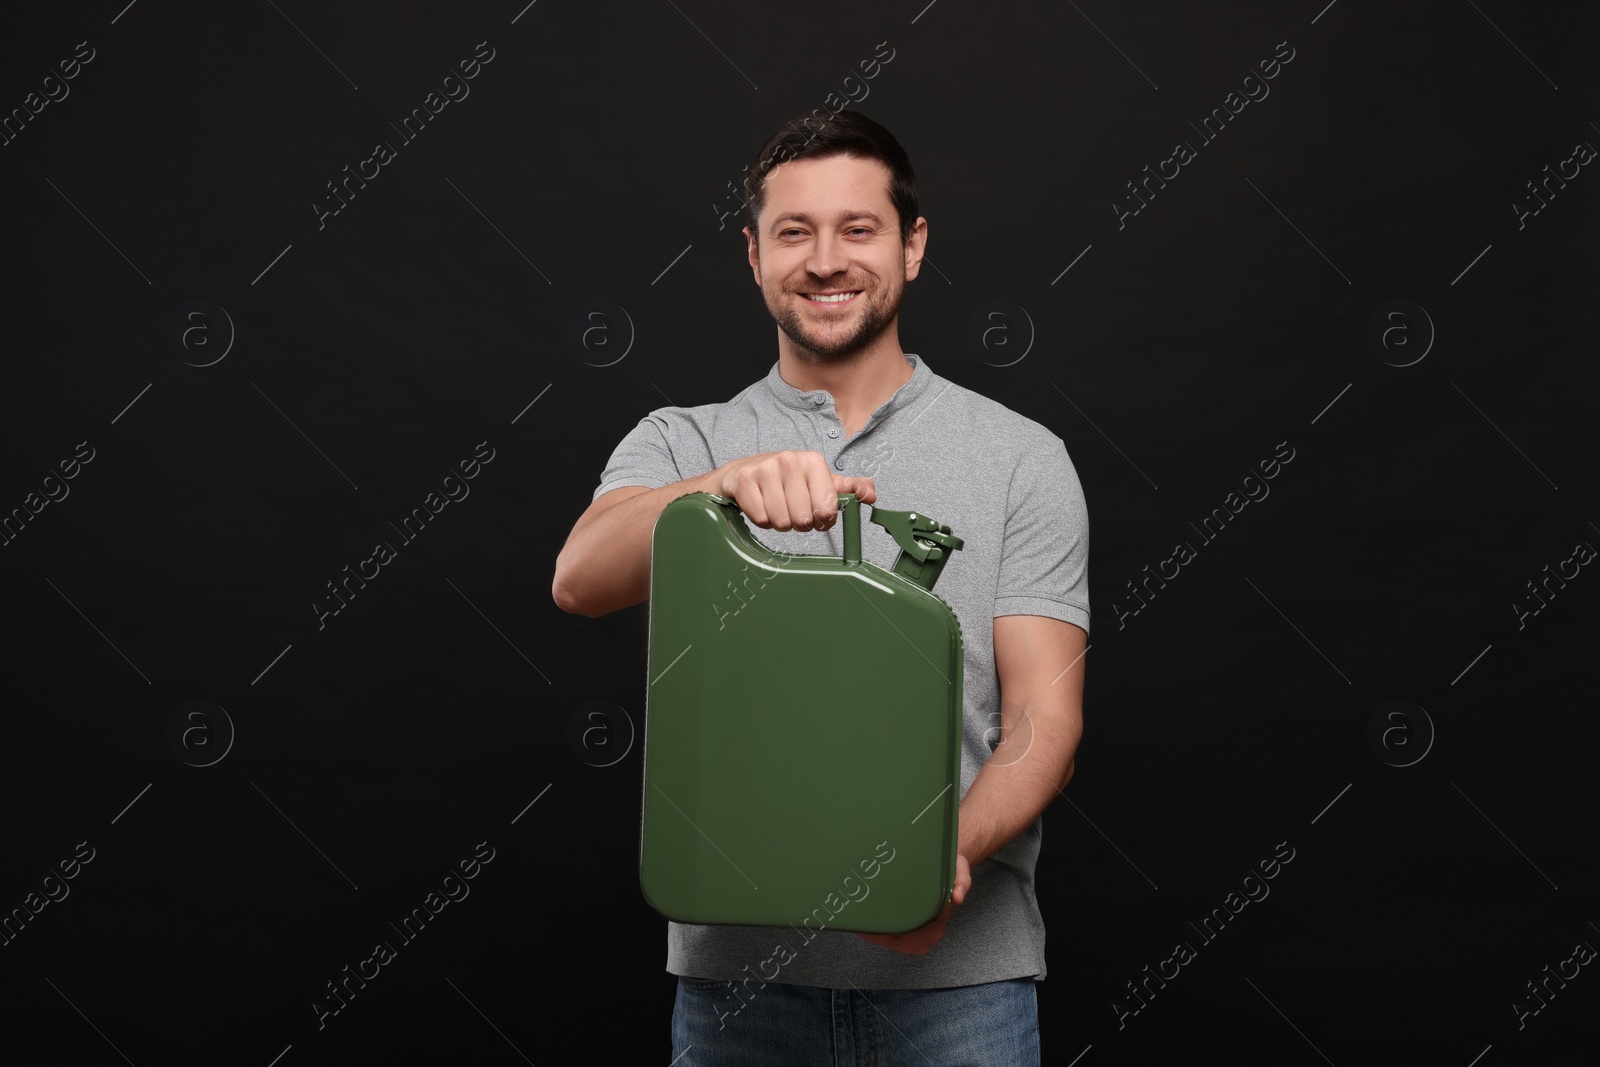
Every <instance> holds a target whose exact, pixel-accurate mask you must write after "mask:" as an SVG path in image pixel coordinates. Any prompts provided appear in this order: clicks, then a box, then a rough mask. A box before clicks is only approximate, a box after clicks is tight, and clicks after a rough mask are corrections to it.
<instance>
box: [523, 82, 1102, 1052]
mask: <svg viewBox="0 0 1600 1067" xmlns="http://www.w3.org/2000/svg"><path fill="white" fill-rule="evenodd" d="M748 173H749V175H750V177H749V178H748V179H747V181H746V186H747V190H746V194H747V195H746V202H745V217H746V221H747V223H748V225H747V226H746V227H745V229H744V235H745V238H746V241H747V253H748V258H749V262H750V269H751V271H752V272H753V274H754V278H755V282H756V284H757V285H758V286H760V288H761V293H762V297H763V299H764V300H765V301H766V304H767V309H768V310H769V311H770V312H771V313H772V317H773V319H774V320H775V321H776V323H777V327H778V330H777V340H778V359H777V362H776V363H774V364H773V365H772V366H771V369H770V370H769V371H768V372H767V374H766V377H765V378H763V379H762V380H760V381H757V382H755V383H754V384H752V385H750V386H748V387H746V388H745V389H744V390H742V391H741V392H739V393H738V394H737V395H736V396H734V397H733V398H732V399H731V400H728V401H726V402H725V403H720V404H704V405H700V406H697V407H676V406H674V407H664V408H658V409H656V410H655V411H652V412H650V414H649V415H647V416H646V417H645V418H644V419H642V420H641V421H640V422H639V424H638V425H637V426H635V427H634V428H633V429H632V430H631V431H630V432H629V433H628V435H627V436H626V437H625V438H624V439H623V440H622V442H621V443H620V444H619V445H618V446H617V447H616V449H615V450H614V451H613V453H612V455H611V458H610V461H609V462H608V463H607V465H606V467H605V470H604V471H603V473H602V474H601V480H600V485H599V486H598V487H597V488H596V489H595V491H594V497H593V500H592V502H591V504H590V506H589V508H588V510H587V511H586V512H584V514H583V516H582V517H581V518H580V519H579V520H578V522H577V524H576V525H575V526H574V527H573V530H572V533H571V535H570V536H569V537H568V539H567V543H566V545H565V547H563V549H562V550H561V554H560V556H559V557H558V558H557V561H556V574H555V580H554V582H553V583H552V589H551V591H552V595H553V596H554V598H555V600H556V603H557V604H558V605H560V606H561V607H562V608H563V609H564V610H567V611H571V612H576V613H580V614H584V615H590V616H598V615H603V614H606V613H608V612H611V611H615V610H617V609H619V608H623V607H628V606H630V605H634V604H638V603H640V602H642V601H644V600H645V599H646V598H647V597H648V596H649V592H650V550H651V535H652V531H653V529H654V525H655V521H656V518H657V517H658V516H659V515H660V514H661V511H662V509H663V508H665V507H666V505H667V504H669V503H670V502H671V501H673V500H674V499H676V498H677V497H680V496H682V495H684V494H685V493H692V492H710V493H719V494H722V495H724V496H728V497H732V498H733V499H734V500H736V501H737V502H738V505H739V508H740V510H741V511H742V512H743V513H744V515H745V518H746V519H747V520H748V522H749V524H750V525H752V526H754V527H756V529H755V530H753V531H752V532H753V533H754V534H755V535H756V536H757V538H758V539H759V540H761V541H762V543H763V544H765V545H767V546H768V547H769V548H772V549H773V550H774V551H779V552H800V553H811V554H816V555H832V556H837V555H839V554H840V552H841V549H842V545H841V544H840V543H839V538H838V536H837V535H836V534H835V533H834V532H833V527H834V525H835V523H836V522H837V519H838V494H839V493H845V492H853V493H856V494H857V495H858V496H859V497H860V498H861V500H862V501H863V502H864V503H867V504H876V503H877V502H878V501H879V500H880V499H881V500H882V501H883V503H884V506H885V507H890V508H896V509H905V510H916V511H920V512H923V513H925V514H929V515H933V516H935V517H937V518H938V520H939V521H940V522H942V523H945V524H947V525H948V526H950V528H951V529H953V530H954V531H955V532H956V533H957V534H958V535H959V536H961V537H962V538H963V539H964V541H965V547H964V549H963V550H962V551H961V552H959V553H956V554H955V555H954V556H953V558H952V559H951V560H950V562H949V563H948V564H947V565H946V567H945V568H944V570H943V572H942V574H941V577H940V579H939V588H938V595H939V596H940V597H941V598H943V599H944V601H945V602H946V603H947V604H949V605H950V607H951V609H952V610H953V611H954V612H955V613H956V616H957V618H958V619H959V620H960V622H961V631H962V635H963V654H964V662H963V668H964V683H965V684H964V690H963V701H964V704H963V707H964V712H963V716H964V717H963V724H962V754H961V782H960V787H961V792H960V797H961V804H960V809H959V818H960V828H959V833H958V843H957V852H958V856H957V861H956V882H955V887H954V890H953V892H952V893H951V896H950V899H949V900H948V901H947V902H946V904H945V906H944V908H943V909H942V910H941V912H940V913H939V915H938V916H936V917H935V918H934V919H933V920H931V921H930V922H928V923H927V924H926V925H925V926H923V927H921V928H919V929H917V930H913V931H910V932H908V933H905V934H898V935H881V934H857V933H850V932H847V931H837V930H827V931H823V932H822V933H811V934H810V936H809V937H807V936H805V935H803V934H802V933H801V932H799V931H793V932H791V931H789V930H785V929H783V928H781V927H779V928H772V927H757V926H710V925H706V926H699V925H690V924H684V923H676V922H669V923H668V929H667V970H668V971H669V972H670V973H672V974H674V975H677V976H678V992H677V999H676V1002H675V1005H674V1011H673V1019H672V1045H673V1049H672V1051H673V1055H674V1057H675V1059H674V1061H673V1062H674V1063H675V1064H677V1065H680V1067H691V1065H699V1067H719V1065H723V1064H728V1065H733V1064H738V1065H741V1067H744V1065H760V1064H796V1065H799V1064H805V1065H812V1064H834V1065H836V1067H842V1065H845V1064H852V1065H853V1064H858V1063H860V1064H867V1063H872V1064H882V1065H890V1064H912V1063H915V1064H933V1065H937V1067H954V1065H957V1064H979V1063H982V1064H1007V1065H1022V1064H1037V1063H1038V1062H1039V1026H1038V1008H1037V1001H1036V999H1035V995H1034V982H1035V981H1037V980H1040V979H1043V978H1044V976H1045V970H1046V969H1045V957H1044V939H1045V937H1044V935H1045V931H1044V922H1043V920H1042V918H1041V916H1040V912H1039V905H1038V900H1037V897H1036V895H1035V892H1034V867H1035V863H1036V860H1037V858H1038V853H1039V844H1040V834H1041V831H1042V822H1043V820H1042V818H1041V814H1042V812H1043V811H1044V809H1045V808H1046V807H1048V806H1049V804H1050V802H1051V801H1052V800H1053V799H1054V798H1055V796H1056V795H1057V793H1058V791H1059V790H1060V789H1061V788H1062V787H1064V786H1065V785H1066V783H1067V781H1068V779H1070V778H1071V776H1072V772H1073V758H1074V754H1075V752H1076V750H1077V746H1078V740H1079V738H1080V736H1081V734H1082V731H1083V726H1082V703H1083V679H1084V663H1083V654H1084V652H1085V650H1086V643H1087V640H1088V629H1089V586H1088V558H1089V526H1088V516H1087V512H1086V509H1085V506H1084V498H1083V490H1082V487H1081V486H1080V484H1079V482H1078V477H1077V473H1076V471H1075V470H1074V469H1073V466H1072V462H1071V460H1070V459H1069V458H1068V456H1067V452H1066V447H1065V445H1064V444H1063V442H1062V441H1061V439H1060V438H1059V437H1057V436H1056V435H1055V434H1054V433H1053V432H1051V431H1050V430H1049V429H1048V428H1047V427H1045V426H1043V425H1041V424H1040V423H1037V422H1034V421H1033V420H1031V419H1028V418H1026V417H1024V416H1022V415H1020V414H1018V413H1016V412H1014V411H1011V410H1010V409H1008V408H1006V407H1004V406H1003V405H1001V404H999V403H997V402H995V401H992V400H989V399H987V398H985V397H983V396H981V395H979V394H978V393H976V392H973V391H972V390H970V389H967V388H964V387H962V386H960V385H957V384H955V383H954V382H952V381H950V380H948V379H946V378H944V377H942V376H940V375H938V374H935V373H934V372H933V370H932V368H931V367H929V366H928V363H927V361H926V360H924V359H922V358H921V357H919V356H917V355H915V354H910V353H906V352H904V351H902V350H901V348H900V334H899V313H900V304H901V300H902V298H903V296H904V294H905V287H906V284H907V283H908V282H910V281H913V280H915V279H916V277H917V274H918V272H919V270H920V268H921V264H922V258H923V250H924V248H925V247H926V244H927V240H928V226H927V220H926V219H924V218H922V217H920V216H919V215H918V214H917V209H918V198H917V187H916V178H915V176H914V174H913V172H912V169H911V163H910V160H909V159H908V158H907V156H906V153H905V151H904V150H903V149H902V148H901V147H900V144H899V143H898V142H897V141H896V140H895V139H894V137H893V136H892V135H891V134H890V133H889V132H888V131H887V130H885V129H884V128H883V127H882V126H879V125H878V124H877V123H875V122H873V121H872V120H870V119H868V118H866V117H865V116H863V115H860V114H857V113H853V112H849V111H841V112H838V113H836V114H835V115H833V116H831V117H830V118H828V119H826V120H820V122H819V120H816V119H813V118H810V117H805V118H800V119H794V120H791V121H789V122H786V123H784V124H783V126H782V127H780V128H779V130H778V132H777V133H775V134H774V135H773V136H772V137H771V138H770V139H768V141H767V143H766V144H765V145H764V146H763V148H762V150H761V152H760V154H759V155H758V156H757V159H756V161H755V165H754V166H753V167H752V168H750V169H749V171H748ZM861 549H862V557H863V558H864V559H870V560H872V561H873V562H875V563H877V564H879V565H880V566H883V567H885V568H888V567H891V566H892V565H893V562H894V559H895V557H896V555H898V553H899V548H898V546H897V545H896V544H895V542H894V541H893V539H892V538H891V537H890V535H889V533H888V532H887V531H885V530H884V529H883V528H882V527H879V526H878V525H876V524H874V523H862V526H861ZM776 684H782V685H794V684H815V685H816V686H817V688H818V692H819V693H824V694H831V693H833V692H836V691H837V689H838V686H840V685H846V686H847V685H848V684H849V679H836V678H833V677H831V676H830V674H829V666H828V664H826V663H795V664H793V672H792V675H791V676H790V677H786V678H783V679H780V680H778V681H777V682H776ZM752 697H753V699H755V700H759V694H752ZM884 758H885V759H893V758H894V753H892V752H886V753H884ZM773 961H781V963H777V964H776V966H777V971H776V973H773V971H772V970H771V969H769V968H766V967H763V964H767V963H772V962H773ZM757 968H762V973H760V974H758V973H757Z"/></svg>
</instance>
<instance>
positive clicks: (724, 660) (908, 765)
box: [639, 492, 962, 933]
mask: <svg viewBox="0 0 1600 1067" xmlns="http://www.w3.org/2000/svg"><path fill="white" fill-rule="evenodd" d="M839 510H840V513H841V519H842V526H843V532H844V555H843V556H842V557H838V556H818V555H797V554H787V553H780V552H774V551H773V550H771V549H769V548H767V547H766V546H765V545H763V544H762V543H761V542H759V541H757V540H756V539H755V537H754V535H752V534H751V532H750V528H749V526H747V525H746V523H745V517H744V515H743V513H742V512H741V511H740V510H739V507H738V504H737V503H736V502H735V501H734V500H733V499H731V498H729V497H725V496H719V495H717V494H714V493H703V492H701V493H688V494H685V495H684V496H681V497H678V498H677V499H676V500H674V501H672V502H671V503H670V504H668V505H667V506H666V508H664V509H663V510H662V512H661V515H660V517H659V518H658V519H657V521H656V525H655V531H654V540H653V547H652V556H651V567H650V636H649V655H648V661H649V673H648V675H647V679H648V681H647V688H646V697H645V727H644V804H643V809H642V824H641V831H640V848H639V884H640V888H641V889H642V890H643V893H644V897H645V900H646V901H647V902H648V903H649V904H650V906H651V907H652V908H654V909H655V910H656V911H658V912H660V913H661V914H662V915H664V916H666V917H667V918H668V919H672V920H674V921H677V922H684V923H722V924H737V925H755V926H784V925H792V926H794V927H795V928H796V929H799V927H800V926H801V924H803V923H809V925H810V926H811V927H812V928H817V927H818V924H821V925H823V926H827V927H828V928H831V929H835V930H853V931H860V932H868V933H904V932H906V931H908V930H914V929H916V928H917V927H919V926H921V925H922V924H924V923H926V922H928V921H929V920H931V919H933V918H934V917H935V916H937V915H938V913H939V910H940V909H941V908H942V907H943V906H944V903H945V901H946V900H947V899H948V898H949V895H950V891H951V888H952V887H953V886H954V884H955V866H956V845H957V839H956V831H957V822H956V811H957V806H958V804H959V800H960V797H959V793H960V781H961V714H962V645H961V625H960V622H959V621H958V620H957V618H956V614H955V612H954V611H953V610H951V608H950V606H949V605H948V604H946V603H945V602H944V600H942V599H941V598H940V597H938V596H936V595H935V594H934V593H933V591H932V590H933V586H934V583H935V582H936V581H937V580H938V577H939V572H940V571H941V570H942V569H943V567H944V564H945V563H946V562H947V561H948V560H949V558H950V553H951V552H953V551H955V550H956V549H959V548H961V546H962V542H961V539H960V538H959V537H955V536H953V535H952V534H951V532H950V528H949V527H948V526H942V525H940V524H939V523H938V522H936V521H934V520H933V519H930V518H928V517H927V516H925V515H921V514H918V513H917V512H912V511H889V510H886V509H883V508H874V509H873V512H872V516H871V521H872V522H874V523H877V524H878V525H879V526H882V527H883V528H884V529H885V530H887V531H888V532H889V534H890V535H891V536H892V537H893V538H894V540H895V542H896V543H897V544H898V545H899V546H900V549H901V551H900V555H899V558H898V559H897V560H896V561H895V564H894V568H893V569H892V570H885V569H884V568H882V567H880V566H878V565H877V564H875V563H872V562H870V561H867V560H863V559H862V558H861V512H860V501H859V500H858V499H857V497H856V495H855V494H854V493H841V494H839Z"/></svg>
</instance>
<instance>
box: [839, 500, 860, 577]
mask: <svg viewBox="0 0 1600 1067" xmlns="http://www.w3.org/2000/svg"><path fill="white" fill-rule="evenodd" d="M839 512H840V514H842V515H843V516H844V561H845V562H846V563H860V562H861V499H860V498H859V497H857V496H856V495H855V494H854V493H840V494H839Z"/></svg>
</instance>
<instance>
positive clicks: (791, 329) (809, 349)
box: [767, 287, 905, 363]
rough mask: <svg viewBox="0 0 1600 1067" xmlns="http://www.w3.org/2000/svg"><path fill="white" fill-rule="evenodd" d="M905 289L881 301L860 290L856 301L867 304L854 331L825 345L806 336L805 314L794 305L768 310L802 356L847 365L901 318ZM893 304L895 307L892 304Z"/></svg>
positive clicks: (891, 293) (768, 307) (825, 342)
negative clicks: (896, 317) (898, 315)
mask: <svg viewBox="0 0 1600 1067" xmlns="http://www.w3.org/2000/svg"><path fill="white" fill-rule="evenodd" d="M904 292H905V290H904V288H903V287H902V288H900V289H898V290H897V291H893V292H885V294H884V300H883V301H881V302H880V301H878V300H875V299H873V298H872V296H870V295H869V291H868V290H866V289H863V290H861V292H860V293H858V294H857V295H856V297H855V299H856V300H861V301H865V305H864V306H863V307H862V309H861V315H860V317H859V318H858V319H857V320H856V325H855V328H854V329H852V330H850V332H849V333H847V334H844V335H843V336H841V337H837V339H836V340H832V341H824V340H822V339H821V338H820V337H811V336H808V335H807V334H806V332H805V329H806V326H807V323H806V321H805V319H804V318H803V317H802V316H803V312H802V311H801V310H800V309H799V308H797V307H795V306H794V305H793V304H786V305H784V306H783V307H782V309H781V310H774V309H773V308H772V306H771V305H770V304H769V305H768V306H767V310H768V311H769V312H771V314H772V317H773V319H774V320H776V321H777V323H778V329H780V330H782V331H783V333H784V336H785V337H787V338H789V340H790V342H791V343H793V344H794V346H795V347H796V348H798V349H799V350H800V351H801V352H802V353H805V354H807V355H809V356H811V357H812V359H813V360H814V361H815V362H818V363H846V362H849V361H850V360H851V359H852V358H853V357H855V356H856V355H857V354H859V353H860V352H861V350H862V349H864V348H866V347H867V346H868V345H870V344H872V342H874V341H876V340H877V339H878V338H879V337H881V336H882V335H883V332H884V330H886V329H888V328H889V324H890V323H891V322H893V321H894V317H895V316H896V315H897V314H899V311H900V301H901V298H902V295H903V294H904ZM788 295H790V296H793V297H795V298H796V299H798V300H805V299H806V298H805V297H804V296H801V295H800V294H798V293H789V294H788ZM890 301H892V303H891V302H890Z"/></svg>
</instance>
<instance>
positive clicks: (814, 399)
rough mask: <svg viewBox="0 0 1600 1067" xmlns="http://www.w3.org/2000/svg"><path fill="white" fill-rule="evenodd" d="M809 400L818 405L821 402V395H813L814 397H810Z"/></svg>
mask: <svg viewBox="0 0 1600 1067" xmlns="http://www.w3.org/2000/svg"><path fill="white" fill-rule="evenodd" d="M811 402H812V403H813V404H818V405H820V404H821V403H822V397H820V396H814V397H812V398H811Z"/></svg>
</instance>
